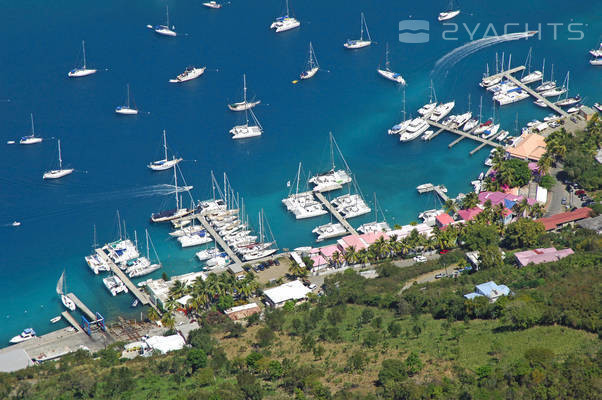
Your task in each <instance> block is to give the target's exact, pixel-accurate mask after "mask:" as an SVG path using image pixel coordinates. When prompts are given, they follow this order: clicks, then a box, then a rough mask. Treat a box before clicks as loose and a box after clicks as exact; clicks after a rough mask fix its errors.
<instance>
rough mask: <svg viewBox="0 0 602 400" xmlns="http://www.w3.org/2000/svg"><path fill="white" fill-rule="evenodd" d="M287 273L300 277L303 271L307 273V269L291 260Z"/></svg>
mask: <svg viewBox="0 0 602 400" xmlns="http://www.w3.org/2000/svg"><path fill="white" fill-rule="evenodd" d="M288 273H289V274H291V275H292V276H297V277H301V276H303V275H304V273H305V274H307V270H306V269H305V267H302V266H300V265H299V264H297V263H296V262H295V261H293V262H291V266H290V267H289V269H288Z"/></svg>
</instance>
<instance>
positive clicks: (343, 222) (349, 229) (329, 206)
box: [314, 192, 358, 235]
mask: <svg viewBox="0 0 602 400" xmlns="http://www.w3.org/2000/svg"><path fill="white" fill-rule="evenodd" d="M314 194H315V195H316V197H317V198H318V200H320V201H321V202H322V204H324V206H325V207H326V208H327V209H328V211H330V213H331V214H332V215H333V216H334V217H335V218H336V219H337V220H338V221H339V222H340V223H341V225H343V227H344V228H345V229H347V232H349V233H351V234H352V235H357V234H358V233H357V231H356V230H355V229H354V228H353V227H352V226H351V225H350V224H349V222H347V220H346V219H345V218H343V216H342V215H341V214H340V213H339V212H338V211H337V210H336V209H335V208H334V207H333V206H332V204H330V202H329V201H328V199H326V197H324V195H323V194H322V193H320V192H315V193H314Z"/></svg>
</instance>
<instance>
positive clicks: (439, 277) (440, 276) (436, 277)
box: [435, 274, 447, 279]
mask: <svg viewBox="0 0 602 400" xmlns="http://www.w3.org/2000/svg"><path fill="white" fill-rule="evenodd" d="M446 276H447V275H445V274H437V275H435V279H441V278H445V277H446Z"/></svg>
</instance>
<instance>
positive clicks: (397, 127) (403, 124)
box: [387, 87, 412, 135]
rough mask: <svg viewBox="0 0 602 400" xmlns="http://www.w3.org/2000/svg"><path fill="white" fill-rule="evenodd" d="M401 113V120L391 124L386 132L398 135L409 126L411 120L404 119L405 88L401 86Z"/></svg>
mask: <svg viewBox="0 0 602 400" xmlns="http://www.w3.org/2000/svg"><path fill="white" fill-rule="evenodd" d="M401 112H402V113H403V121H401V122H400V123H398V124H395V125H393V126H392V127H391V128H390V129H389V130H388V131H387V133H388V134H389V135H400V134H402V133H403V132H404V131H405V130H406V129H407V128H408V126H410V123H411V122H412V119H411V118H410V119H406V89H405V87H404V88H403V109H402V111H401Z"/></svg>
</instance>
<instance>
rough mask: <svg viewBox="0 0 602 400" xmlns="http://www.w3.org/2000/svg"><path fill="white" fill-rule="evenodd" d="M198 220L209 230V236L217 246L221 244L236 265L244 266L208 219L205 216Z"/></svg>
mask: <svg viewBox="0 0 602 400" xmlns="http://www.w3.org/2000/svg"><path fill="white" fill-rule="evenodd" d="M197 219H198V220H199V222H200V223H201V224H202V225H203V227H204V228H205V229H206V230H207V232H209V234H210V235H211V236H212V237H213V240H215V241H216V242H217V244H219V245H220V247H221V248H222V249H223V250H224V251H225V252H226V254H228V257H230V259H231V260H232V261H234V264H242V262H241V261H240V258H238V256H237V255H236V253H235V252H234V251H233V250H232V249H231V248H230V246H228V244H227V243H226V242H225V241H224V239H222V237H221V236H220V235H219V234H218V233H217V232H216V231H215V229H213V227H212V226H211V224H210V223H209V222H208V221H207V219H206V218H205V217H204V216H203V215H198V216H197Z"/></svg>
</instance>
